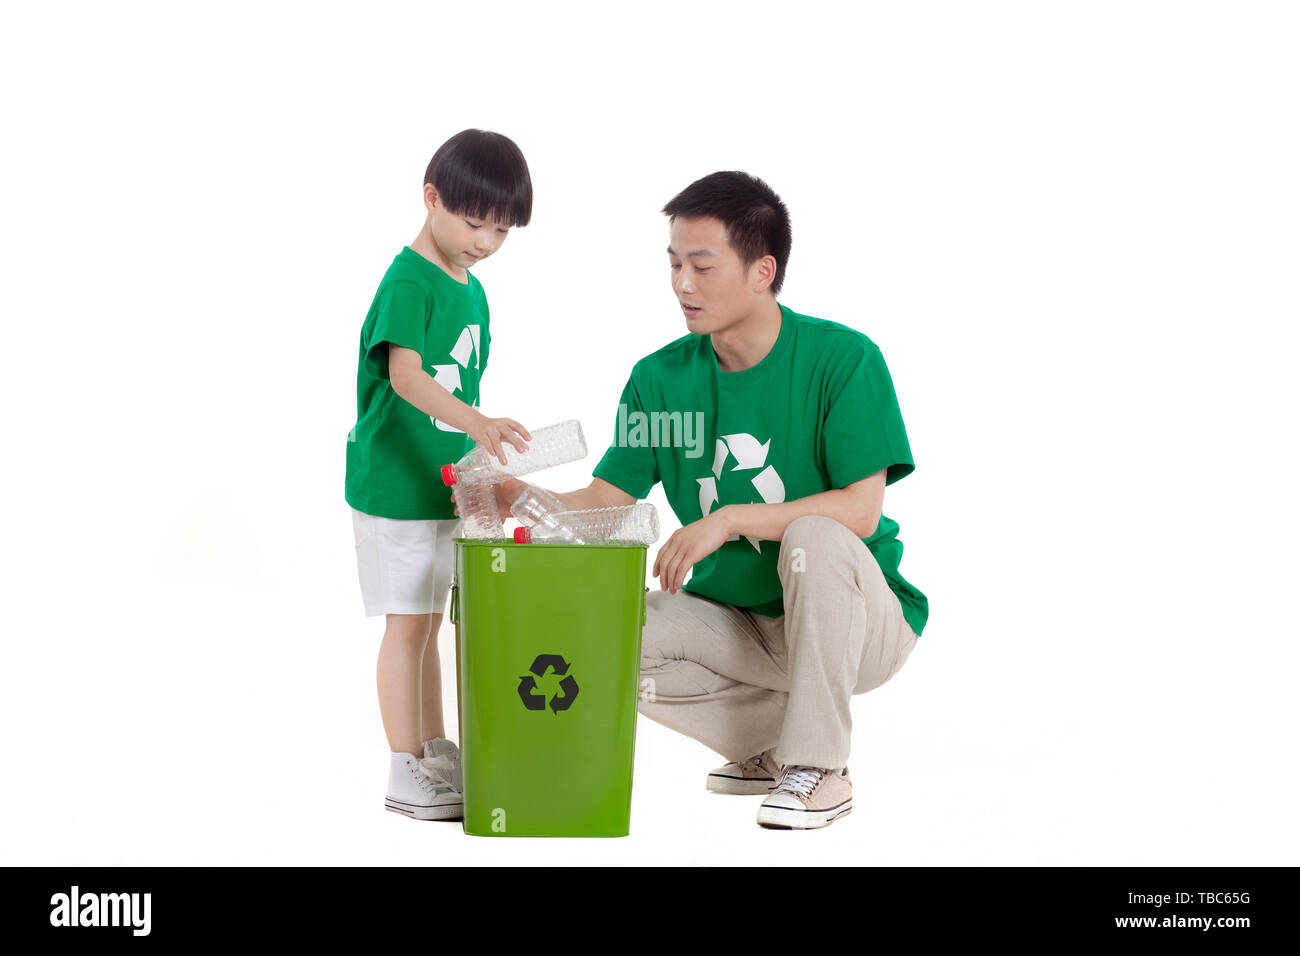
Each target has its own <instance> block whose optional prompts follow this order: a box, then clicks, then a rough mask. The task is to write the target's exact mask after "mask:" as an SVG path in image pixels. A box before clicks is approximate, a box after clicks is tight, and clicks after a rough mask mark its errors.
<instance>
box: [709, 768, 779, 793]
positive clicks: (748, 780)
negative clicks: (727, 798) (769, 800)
mask: <svg viewBox="0 0 1300 956" xmlns="http://www.w3.org/2000/svg"><path fill="white" fill-rule="evenodd" d="M704 786H705V789H707V790H712V791H713V792H714V793H739V794H748V795H752V794H768V793H771V792H772V789H773V788H774V787H775V786H776V780H774V779H773V778H771V777H729V776H727V775H726V774H721V773H711V774H709V777H708V779H707V780H706V781H705V782H704Z"/></svg>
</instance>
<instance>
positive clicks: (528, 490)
mask: <svg viewBox="0 0 1300 956" xmlns="http://www.w3.org/2000/svg"><path fill="white" fill-rule="evenodd" d="M565 510H567V509H566V508H565V506H564V502H562V501H561V500H560V499H559V498H557V497H555V495H553V494H551V493H550V492H549V491H547V490H546V489H545V488H539V487H537V486H536V485H524V490H523V491H521V492H519V495H518V497H516V498H515V501H514V504H512V505H511V506H510V513H511V514H512V515H514V516H515V517H516V518H518V519H519V521H520V522H522V523H523V525H524V526H525V527H527V528H538V527H540V528H543V529H545V530H546V532H547V533H548V534H551V535H554V536H555V538H554V540H557V541H567V542H569V543H570V544H582V541H581V540H579V538H578V536H577V535H576V534H574V533H573V532H572V531H570V530H569V529H568V528H566V527H565V526H564V525H562V524H560V523H559V522H557V521H556V520H555V518H554V516H555V515H557V514H559V513H561V512H563V511H565Z"/></svg>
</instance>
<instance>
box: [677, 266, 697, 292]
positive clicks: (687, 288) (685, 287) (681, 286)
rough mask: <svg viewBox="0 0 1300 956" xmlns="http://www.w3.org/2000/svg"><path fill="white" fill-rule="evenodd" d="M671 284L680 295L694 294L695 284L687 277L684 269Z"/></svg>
mask: <svg viewBox="0 0 1300 956" xmlns="http://www.w3.org/2000/svg"><path fill="white" fill-rule="evenodd" d="M673 284H674V285H676V286H677V291H678V292H680V293H684V294H686V295H693V294H694V292H695V283H694V282H692V281H691V280H690V278H689V277H688V276H687V274H686V270H685V269H682V270H681V271H679V272H678V273H677V275H676V277H675V282H674V283H673Z"/></svg>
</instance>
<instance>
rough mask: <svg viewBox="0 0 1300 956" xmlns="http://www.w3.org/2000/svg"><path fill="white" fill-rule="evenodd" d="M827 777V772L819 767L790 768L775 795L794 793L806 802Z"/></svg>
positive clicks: (783, 776) (777, 786) (783, 775)
mask: <svg viewBox="0 0 1300 956" xmlns="http://www.w3.org/2000/svg"><path fill="white" fill-rule="evenodd" d="M825 775H826V771H824V770H821V769H819V768H817V767H788V768H786V771H785V773H783V774H782V775H781V779H780V780H779V781H778V782H777V785H776V790H775V791H773V792H774V793H780V792H782V791H785V792H786V793H793V794H795V795H796V796H798V797H801V798H802V799H804V800H807V799H808V798H809V797H811V796H812V792H813V788H814V787H816V786H817V783H818V781H820V780H821V778H822V777H824V776H825Z"/></svg>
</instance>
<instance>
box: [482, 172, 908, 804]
mask: <svg viewBox="0 0 1300 956" xmlns="http://www.w3.org/2000/svg"><path fill="white" fill-rule="evenodd" d="M663 212H664V213H665V214H666V215H667V216H668V217H669V221H670V241H669V245H668V259H669V263H670V265H671V268H672V285H673V291H674V292H675V293H676V295H677V298H678V301H679V302H680V304H681V308H682V312H683V314H684V315H685V318H686V327H687V329H689V332H690V334H688V335H685V336H683V337H682V338H680V339H677V340H676V341H675V342H672V343H670V344H668V345H666V346H664V347H663V348H662V349H660V350H658V351H657V352H654V353H652V354H651V355H648V356H646V357H645V358H643V359H641V360H640V361H639V362H637V363H636V365H635V366H634V367H633V369H632V374H631V377H630V378H629V379H628V383H627V386H626V387H625V388H624V390H623V395H622V398H621V399H620V408H619V416H618V423H619V425H618V428H617V429H616V435H615V440H614V444H613V445H612V446H611V447H610V448H609V450H608V451H607V452H606V453H605V455H604V457H603V458H602V459H601V461H600V463H599V464H598V465H597V466H596V468H595V470H594V471H593V473H592V474H593V480H592V482H591V484H590V485H589V486H588V487H587V488H585V489H582V490H580V491H575V492H570V493H568V494H563V495H560V498H561V499H562V500H563V501H564V503H565V505H566V506H568V507H570V508H574V509H578V508H596V507H610V506H614V505H627V504H632V503H633V502H635V501H636V500H637V499H641V498H644V497H645V496H646V495H647V494H649V492H650V489H651V488H653V487H654V485H655V483H656V482H659V481H662V482H663V484H664V491H665V493H666V494H667V497H668V501H669V503H670V505H671V506H672V509H673V512H674V513H675V514H676V515H677V518H678V519H679V520H680V521H681V523H682V527H681V528H680V529H679V530H678V531H676V532H675V533H674V534H673V535H672V536H671V537H670V538H669V539H668V540H667V541H666V542H665V543H664V545H663V547H662V548H661V549H660V551H659V554H658V558H657V560H656V561H655V565H654V568H653V572H652V573H653V574H654V575H655V576H657V577H659V578H660V583H661V587H662V590H660V591H657V592H652V593H651V594H650V595H649V596H648V597H647V617H646V626H645V630H644V633H643V636H642V662H641V679H642V687H643V688H647V687H648V688H649V689H650V692H649V693H643V695H642V700H641V702H640V704H639V709H640V711H641V712H642V713H644V714H645V715H646V716H647V717H649V718H651V719H652V720H655V721H657V722H659V723H662V724H664V725H665V726H668V727H671V728H673V729H674V730H678V731H680V732H682V733H684V734H687V735H689V736H691V737H694V738H695V739H696V740H699V741H701V742H702V743H704V744H706V745H707V746H709V747H711V748H713V749H714V750H716V751H717V752H718V753H720V754H722V755H723V756H724V757H726V758H727V759H728V760H730V761H731V762H730V763H728V764H726V765H725V766H723V767H720V768H718V769H717V770H715V771H713V772H712V773H710V774H709V775H708V778H707V786H708V788H709V789H710V790H714V791H718V792H722V793H763V794H767V797H766V799H765V800H764V801H763V804H762V806H760V808H759V811H758V823H759V824H760V825H763V826H767V827H782V828H799V829H804V828H811V827H822V826H826V825H828V824H829V823H831V822H832V821H834V820H835V819H836V818H838V817H840V816H843V815H844V814H846V813H848V812H849V811H850V810H851V809H852V806H853V802H852V785H851V783H850V780H849V774H848V769H847V763H848V757H849V749H850V746H849V736H850V729H851V717H850V712H849V699H850V697H851V696H852V695H853V694H862V693H866V692H867V691H869V690H872V689H874V688H876V687H879V686H880V685H881V684H883V683H885V682H886V681H887V680H889V679H890V677H892V676H893V675H894V674H895V673H897V671H898V670H899V668H901V667H902V665H903V663H904V661H906V660H907V657H908V655H909V654H910V653H911V652H912V649H913V647H914V646H915V644H916V642H917V639H918V638H919V636H920V633H921V630H922V628H923V627H924V626H925V621H926V617H927V615H928V602H927V600H926V597H925V595H924V594H922V593H921V592H920V591H918V590H917V589H916V588H914V587H913V586H912V585H911V584H909V583H908V582H907V581H906V580H904V579H903V577H902V576H901V575H900V574H899V573H898V564H899V559H900V558H901V556H902V550H903V546H902V543H901V542H900V541H899V540H898V525H897V523H895V522H894V521H892V520H890V519H889V518H887V517H884V516H883V515H882V513H881V508H882V504H883V500H884V492H885V486H886V485H888V484H892V483H893V482H895V481H897V480H898V479H900V478H902V477H904V476H905V475H907V474H909V473H911V471H912V470H913V467H914V465H913V462H912V458H911V451H910V448H909V445H908V441H907V435H906V432H905V430H904V427H903V420H902V416H901V414H900V412H899V408H898V402H897V399H896V397H895V394H894V387H893V383H892V381H891V379H890V375H889V371H888V369H887V368H886V366H885V361H884V359H883V358H882V356H881V354H880V350H879V349H878V348H877V347H876V345H875V344H874V343H873V342H872V341H871V340H870V339H868V338H867V337H866V336H865V335H863V334H862V333H860V332H858V331H856V330H854V329H850V328H848V327H846V326H843V325H839V324H837V323H834V322H828V321H825V320H822V319H815V318H810V317H808V316H804V315H800V314H798V313H796V312H793V311H792V310H790V309H788V308H787V307H785V306H783V305H781V304H780V303H778V302H777V299H776V296H777V294H778V293H779V292H780V290H781V284H782V280H783V278H784V274H785V266H786V262H787V260H788V258H789V255H790V244H791V233H790V218H789V214H788V213H787V211H786V208H785V205H784V204H783V203H782V202H781V200H780V199H779V198H778V197H777V195H776V193H774V192H773V191H772V190H771V189H770V188H769V187H768V186H767V184H766V183H764V182H763V181H762V180H759V179H756V178H754V177H752V176H749V175H747V174H745V173H741V172H718V173H713V174H712V175H709V176H705V177H704V178H703V179H700V180H698V181H697V182H694V183H692V184H691V185H690V186H688V187H687V188H686V189H685V190H683V191H682V192H681V193H680V194H679V195H677V196H676V197H675V198H674V199H673V200H672V201H671V202H669V203H668V205H667V206H665V207H664V210H663ZM692 425H697V426H698V429H697V430H696V431H695V432H694V435H695V437H696V438H697V439H698V437H699V436H700V435H701V434H702V435H703V437H704V438H705V442H704V444H703V446H701V444H700V442H699V441H698V440H696V441H690V440H688V439H689V438H690V437H691V435H692ZM510 490H512V489H509V488H507V494H509V493H510ZM688 571H691V572H692V574H691V577H690V579H689V580H687V579H686V576H687V572H688Z"/></svg>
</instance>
